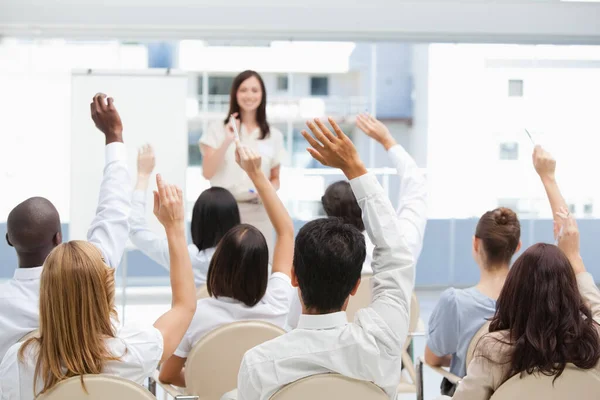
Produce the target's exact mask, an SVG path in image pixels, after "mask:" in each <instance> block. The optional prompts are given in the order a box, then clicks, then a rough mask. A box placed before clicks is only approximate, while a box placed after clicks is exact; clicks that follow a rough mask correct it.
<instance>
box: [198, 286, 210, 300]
mask: <svg viewBox="0 0 600 400" xmlns="http://www.w3.org/2000/svg"><path fill="white" fill-rule="evenodd" d="M207 297H210V295H209V294H208V287H207V286H206V285H202V286H200V287H199V288H198V289H196V300H200V299H206V298H207Z"/></svg>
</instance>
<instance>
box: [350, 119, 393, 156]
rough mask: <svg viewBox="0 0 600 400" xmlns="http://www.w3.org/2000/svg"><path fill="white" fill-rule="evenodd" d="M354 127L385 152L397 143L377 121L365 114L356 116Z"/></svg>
mask: <svg viewBox="0 0 600 400" xmlns="http://www.w3.org/2000/svg"><path fill="white" fill-rule="evenodd" d="M356 126H358V127H359V128H360V130H362V131H363V132H364V133H366V134H367V136H369V137H371V138H373V139H375V140H376V141H377V142H379V143H380V144H381V145H382V146H383V147H385V149H386V151H387V150H389V149H391V148H392V147H394V146H395V145H396V144H397V143H396V140H394V138H393V137H392V134H391V133H390V131H389V129H388V128H387V127H386V126H385V125H384V124H383V123H382V122H381V121H379V120H377V119H375V118H374V117H372V116H371V115H369V114H367V113H363V114H359V115H357V116H356Z"/></svg>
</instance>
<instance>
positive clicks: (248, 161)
mask: <svg viewBox="0 0 600 400" xmlns="http://www.w3.org/2000/svg"><path fill="white" fill-rule="evenodd" d="M236 148H237V149H236V152H235V162H237V163H238V165H239V166H240V168H242V169H243V170H244V171H245V172H246V173H247V174H248V176H250V177H252V176H255V175H256V174H258V173H260V172H261V169H260V164H261V157H260V156H259V155H258V154H257V153H256V152H255V151H254V150H252V149H250V148H248V147H246V146H244V145H242V144H241V143H240V142H236Z"/></svg>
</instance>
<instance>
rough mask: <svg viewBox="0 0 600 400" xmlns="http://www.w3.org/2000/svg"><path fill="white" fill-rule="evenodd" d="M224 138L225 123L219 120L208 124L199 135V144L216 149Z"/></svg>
mask: <svg viewBox="0 0 600 400" xmlns="http://www.w3.org/2000/svg"><path fill="white" fill-rule="evenodd" d="M223 140H225V125H224V124H223V123H222V122H221V121H220V120H219V121H215V122H214V123H212V124H210V125H209V126H208V128H207V129H206V132H204V133H203V134H202V136H201V137H200V141H199V143H200V144H204V145H206V146H208V147H212V148H213V149H218V148H219V147H221V144H222V143H223Z"/></svg>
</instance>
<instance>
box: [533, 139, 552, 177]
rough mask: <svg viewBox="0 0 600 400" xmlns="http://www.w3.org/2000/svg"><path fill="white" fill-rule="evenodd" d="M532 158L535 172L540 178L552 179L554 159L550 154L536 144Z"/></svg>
mask: <svg viewBox="0 0 600 400" xmlns="http://www.w3.org/2000/svg"><path fill="white" fill-rule="evenodd" d="M532 158H533V166H534V168H535V172H537V174H538V175H539V176H540V178H541V179H542V180H551V181H553V180H554V173H555V172H556V160H555V159H554V157H552V154H550V153H548V152H547V151H546V150H544V149H543V148H542V146H539V145H538V146H535V149H534V150H533V155H532Z"/></svg>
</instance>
